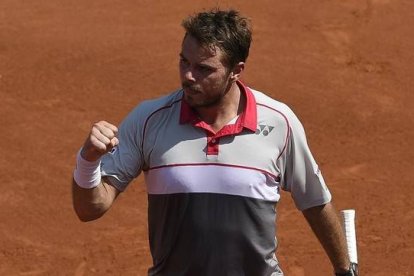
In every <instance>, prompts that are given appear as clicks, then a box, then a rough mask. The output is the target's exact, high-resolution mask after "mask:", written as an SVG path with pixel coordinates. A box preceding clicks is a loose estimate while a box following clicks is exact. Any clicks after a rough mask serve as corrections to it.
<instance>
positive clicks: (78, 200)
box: [72, 177, 120, 221]
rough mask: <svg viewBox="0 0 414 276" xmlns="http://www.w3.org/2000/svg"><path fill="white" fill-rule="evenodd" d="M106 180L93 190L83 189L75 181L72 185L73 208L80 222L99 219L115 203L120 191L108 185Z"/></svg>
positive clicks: (103, 179)
mask: <svg viewBox="0 0 414 276" xmlns="http://www.w3.org/2000/svg"><path fill="white" fill-rule="evenodd" d="M109 183H110V182H109V181H108V179H107V178H105V177H103V178H102V182H101V184H100V185H98V186H97V187H95V188H92V189H84V188H81V187H79V186H78V185H77V184H76V182H75V181H73V184H72V199H73V207H74V209H75V211H76V214H77V215H78V217H79V219H80V220H82V221H90V220H94V219H97V218H99V217H101V216H102V215H103V214H104V213H105V212H106V211H108V210H109V208H110V207H111V206H112V203H113V202H114V201H115V199H116V198H117V196H118V195H119V193H120V191H119V190H118V189H116V188H115V187H114V186H112V185H111V184H109Z"/></svg>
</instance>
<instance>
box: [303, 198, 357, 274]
mask: <svg viewBox="0 0 414 276" xmlns="http://www.w3.org/2000/svg"><path fill="white" fill-rule="evenodd" d="M303 215H304V216H305V218H306V220H307V221H308V223H309V225H310V226H311V228H312V230H313V232H314V233H315V235H316V237H317V238H318V239H319V242H320V243H321V245H322V246H323V248H324V249H325V252H326V254H327V255H328V257H329V259H330V261H331V263H332V265H333V267H334V269H335V272H338V273H343V272H346V271H348V269H349V265H350V261H349V257H348V253H347V247H346V241H345V235H344V233H343V230H342V226H341V223H340V220H339V217H338V215H337V213H336V211H335V209H334V207H333V205H332V204H331V203H327V204H325V205H321V206H316V207H312V208H309V209H306V210H304V211H303Z"/></svg>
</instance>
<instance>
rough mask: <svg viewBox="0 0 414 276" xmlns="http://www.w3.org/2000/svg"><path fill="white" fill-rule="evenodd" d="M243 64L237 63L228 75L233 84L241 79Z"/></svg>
mask: <svg viewBox="0 0 414 276" xmlns="http://www.w3.org/2000/svg"><path fill="white" fill-rule="evenodd" d="M244 64H245V63H244V62H239V63H237V64H236V65H235V66H234V67H233V70H232V71H231V74H230V80H231V81H233V82H235V81H238V80H239V79H240V77H241V73H242V72H243V71H244Z"/></svg>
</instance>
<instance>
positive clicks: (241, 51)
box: [73, 10, 354, 275]
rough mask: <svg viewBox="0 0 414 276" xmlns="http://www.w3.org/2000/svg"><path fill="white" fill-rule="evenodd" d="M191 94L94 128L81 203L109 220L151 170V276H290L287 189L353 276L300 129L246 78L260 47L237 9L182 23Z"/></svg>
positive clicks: (183, 72)
mask: <svg viewBox="0 0 414 276" xmlns="http://www.w3.org/2000/svg"><path fill="white" fill-rule="evenodd" d="M183 27H184V29H185V36H184V39H183V42H182V49H181V53H180V62H179V71H180V77H181V82H182V89H179V90H177V91H175V92H173V93H172V94H169V95H167V96H165V97H162V98H159V99H155V100H151V101H146V102H143V103H141V104H140V105H139V106H138V107H137V108H135V109H134V110H133V111H132V112H131V113H130V114H129V115H128V116H127V117H126V118H125V120H124V121H123V122H122V124H121V126H120V128H119V131H118V129H117V127H115V126H114V125H112V124H110V123H108V122H105V121H101V122H98V123H95V124H94V125H93V127H92V130H91V132H90V135H89V136H88V138H87V139H86V141H85V144H84V146H83V147H82V149H81V150H80V152H79V154H78V157H77V166H76V169H75V172H74V183H73V203H74V208H75V210H76V213H77V214H78V216H79V218H80V219H81V220H82V221H89V220H94V219H96V218H99V217H100V216H102V215H103V214H104V213H105V212H106V211H107V210H108V209H109V208H110V206H111V205H112V203H113V202H114V200H115V198H116V197H117V196H118V194H119V193H120V192H122V191H123V190H124V189H125V188H126V187H127V185H128V184H129V183H130V182H131V181H132V180H133V179H134V178H136V177H137V176H138V175H139V174H140V173H141V171H144V175H145V181H146V184H147V191H148V220H149V222H148V225H149V240H150V248H151V254H152V257H153V266H152V267H151V268H150V269H149V271H148V274H149V275H283V273H282V271H281V270H280V268H279V264H278V261H277V259H276V256H275V251H276V245H277V244H276V239H275V218H276V208H275V206H276V203H277V202H278V200H279V197H280V193H279V192H280V189H284V190H287V191H290V192H291V194H292V196H293V199H294V201H295V203H296V205H297V207H298V208H299V209H300V210H301V211H302V212H303V214H304V216H305V218H306V219H307V221H308V222H309V224H310V226H311V227H312V229H313V231H314V232H315V234H316V236H317V237H318V239H319V240H320V242H321V244H322V245H323V247H324V248H325V251H326V253H327V254H328V256H329V258H330V260H331V262H332V265H333V268H334V270H335V272H336V273H337V275H354V274H353V272H352V269H350V261H349V259H348V257H347V253H346V244H345V240H344V236H343V234H342V230H341V226H340V223H339V220H338V217H337V214H336V212H335V210H334V208H333V206H332V204H331V203H330V200H331V194H330V193H329V191H328V189H327V187H326V185H325V183H324V180H323V178H322V175H321V174H320V171H319V169H318V166H317V165H316V162H315V161H314V159H313V157H312V154H311V152H310V151H309V148H308V145H307V143H306V138H305V133H304V130H303V128H302V125H301V124H300V122H299V120H298V119H297V118H296V116H295V115H294V114H293V112H292V111H291V110H290V109H289V108H288V107H287V106H286V105H284V104H282V103H280V102H277V101H275V100H273V99H271V98H269V97H267V96H266V95H264V94H263V93H261V92H258V91H255V90H253V89H251V88H248V87H246V86H245V85H244V84H243V83H242V82H241V81H240V77H241V74H242V72H243V70H244V68H245V62H246V59H247V57H248V54H249V47H250V42H251V30H250V26H249V23H248V21H247V20H246V19H245V18H243V17H241V16H240V15H239V14H238V12H236V11H234V10H230V11H220V10H213V11H209V12H201V13H199V14H196V15H194V16H191V17H189V18H187V19H186V20H185V21H184V22H183Z"/></svg>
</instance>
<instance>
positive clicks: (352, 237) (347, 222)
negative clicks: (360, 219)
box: [340, 209, 358, 264]
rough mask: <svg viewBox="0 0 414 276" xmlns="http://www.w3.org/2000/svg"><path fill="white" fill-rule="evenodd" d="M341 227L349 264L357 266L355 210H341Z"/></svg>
mask: <svg viewBox="0 0 414 276" xmlns="http://www.w3.org/2000/svg"><path fill="white" fill-rule="evenodd" d="M340 213H341V217H342V226H343V229H344V233H345V238H346V245H347V248H348V255H349V260H350V261H351V263H355V264H358V252H357V242H356V230H355V210H354V209H347V210H341V212H340Z"/></svg>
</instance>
